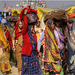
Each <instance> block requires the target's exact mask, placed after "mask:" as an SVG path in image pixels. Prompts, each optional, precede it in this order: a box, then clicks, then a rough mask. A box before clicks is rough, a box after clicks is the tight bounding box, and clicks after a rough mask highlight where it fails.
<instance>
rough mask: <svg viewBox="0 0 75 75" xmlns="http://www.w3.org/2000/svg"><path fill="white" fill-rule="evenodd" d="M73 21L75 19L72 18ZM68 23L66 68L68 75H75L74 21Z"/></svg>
mask: <svg viewBox="0 0 75 75" xmlns="http://www.w3.org/2000/svg"><path fill="white" fill-rule="evenodd" d="M74 19H75V18H74ZM74 19H73V22H72V23H68V25H69V26H70V30H69V37H68V44H67V67H68V71H69V74H70V75H75V20H74Z"/></svg>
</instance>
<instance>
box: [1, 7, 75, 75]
mask: <svg viewBox="0 0 75 75" xmlns="http://www.w3.org/2000/svg"><path fill="white" fill-rule="evenodd" d="M1 18H2V21H1V22H0V69H1V71H2V73H3V74H4V75H7V74H8V72H9V71H10V70H11V65H10V61H11V60H15V61H16V62H15V63H17V68H18V74H19V75H68V74H69V75H75V47H74V45H75V22H74V21H75V19H74V18H70V17H69V18H70V19H69V20H68V21H64V22H63V20H56V19H55V18H54V19H48V20H47V21H46V22H45V30H44V29H42V28H41V26H40V25H41V24H40V20H39V18H38V16H37V11H35V10H34V9H31V8H30V7H29V8H24V9H23V10H22V11H21V13H20V20H19V21H17V22H16V24H15V23H14V22H13V21H12V22H11V23H10V24H9V25H8V26H7V25H6V20H5V19H4V16H3V15H2V16H1Z"/></svg>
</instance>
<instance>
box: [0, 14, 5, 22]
mask: <svg viewBox="0 0 75 75" xmlns="http://www.w3.org/2000/svg"><path fill="white" fill-rule="evenodd" d="M1 19H2V20H1V22H2V23H6V19H4V15H2V16H1Z"/></svg>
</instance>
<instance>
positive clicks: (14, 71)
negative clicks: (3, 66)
mask: <svg viewBox="0 0 75 75" xmlns="http://www.w3.org/2000/svg"><path fill="white" fill-rule="evenodd" d="M11 67H12V68H11V71H10V72H9V74H8V75H18V69H17V67H16V66H15V64H14V63H11ZM0 75H3V74H2V72H1V70H0Z"/></svg>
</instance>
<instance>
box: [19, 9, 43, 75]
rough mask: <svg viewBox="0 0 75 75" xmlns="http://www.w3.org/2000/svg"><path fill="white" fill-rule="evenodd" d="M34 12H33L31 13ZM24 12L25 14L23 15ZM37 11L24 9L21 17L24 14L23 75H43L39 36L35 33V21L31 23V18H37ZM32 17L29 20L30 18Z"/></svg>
mask: <svg viewBox="0 0 75 75" xmlns="http://www.w3.org/2000/svg"><path fill="white" fill-rule="evenodd" d="M31 12H33V13H31ZM23 14H24V15H23ZM36 14H37V12H36V11H35V10H33V9H31V8H29V9H27V8H25V9H23V10H22V11H21V14H20V19H21V20H22V16H23V22H24V23H23V31H22V35H23V47H22V73H21V75H43V73H42V70H41V68H40V65H39V62H38V58H37V52H38V53H39V54H40V51H37V37H36V35H35V33H34V25H35V23H33V22H32V23H30V21H31V20H35V19H36V20H37V15H36ZM28 16H29V17H31V19H30V20H29V19H28V18H29V17H28Z"/></svg>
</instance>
